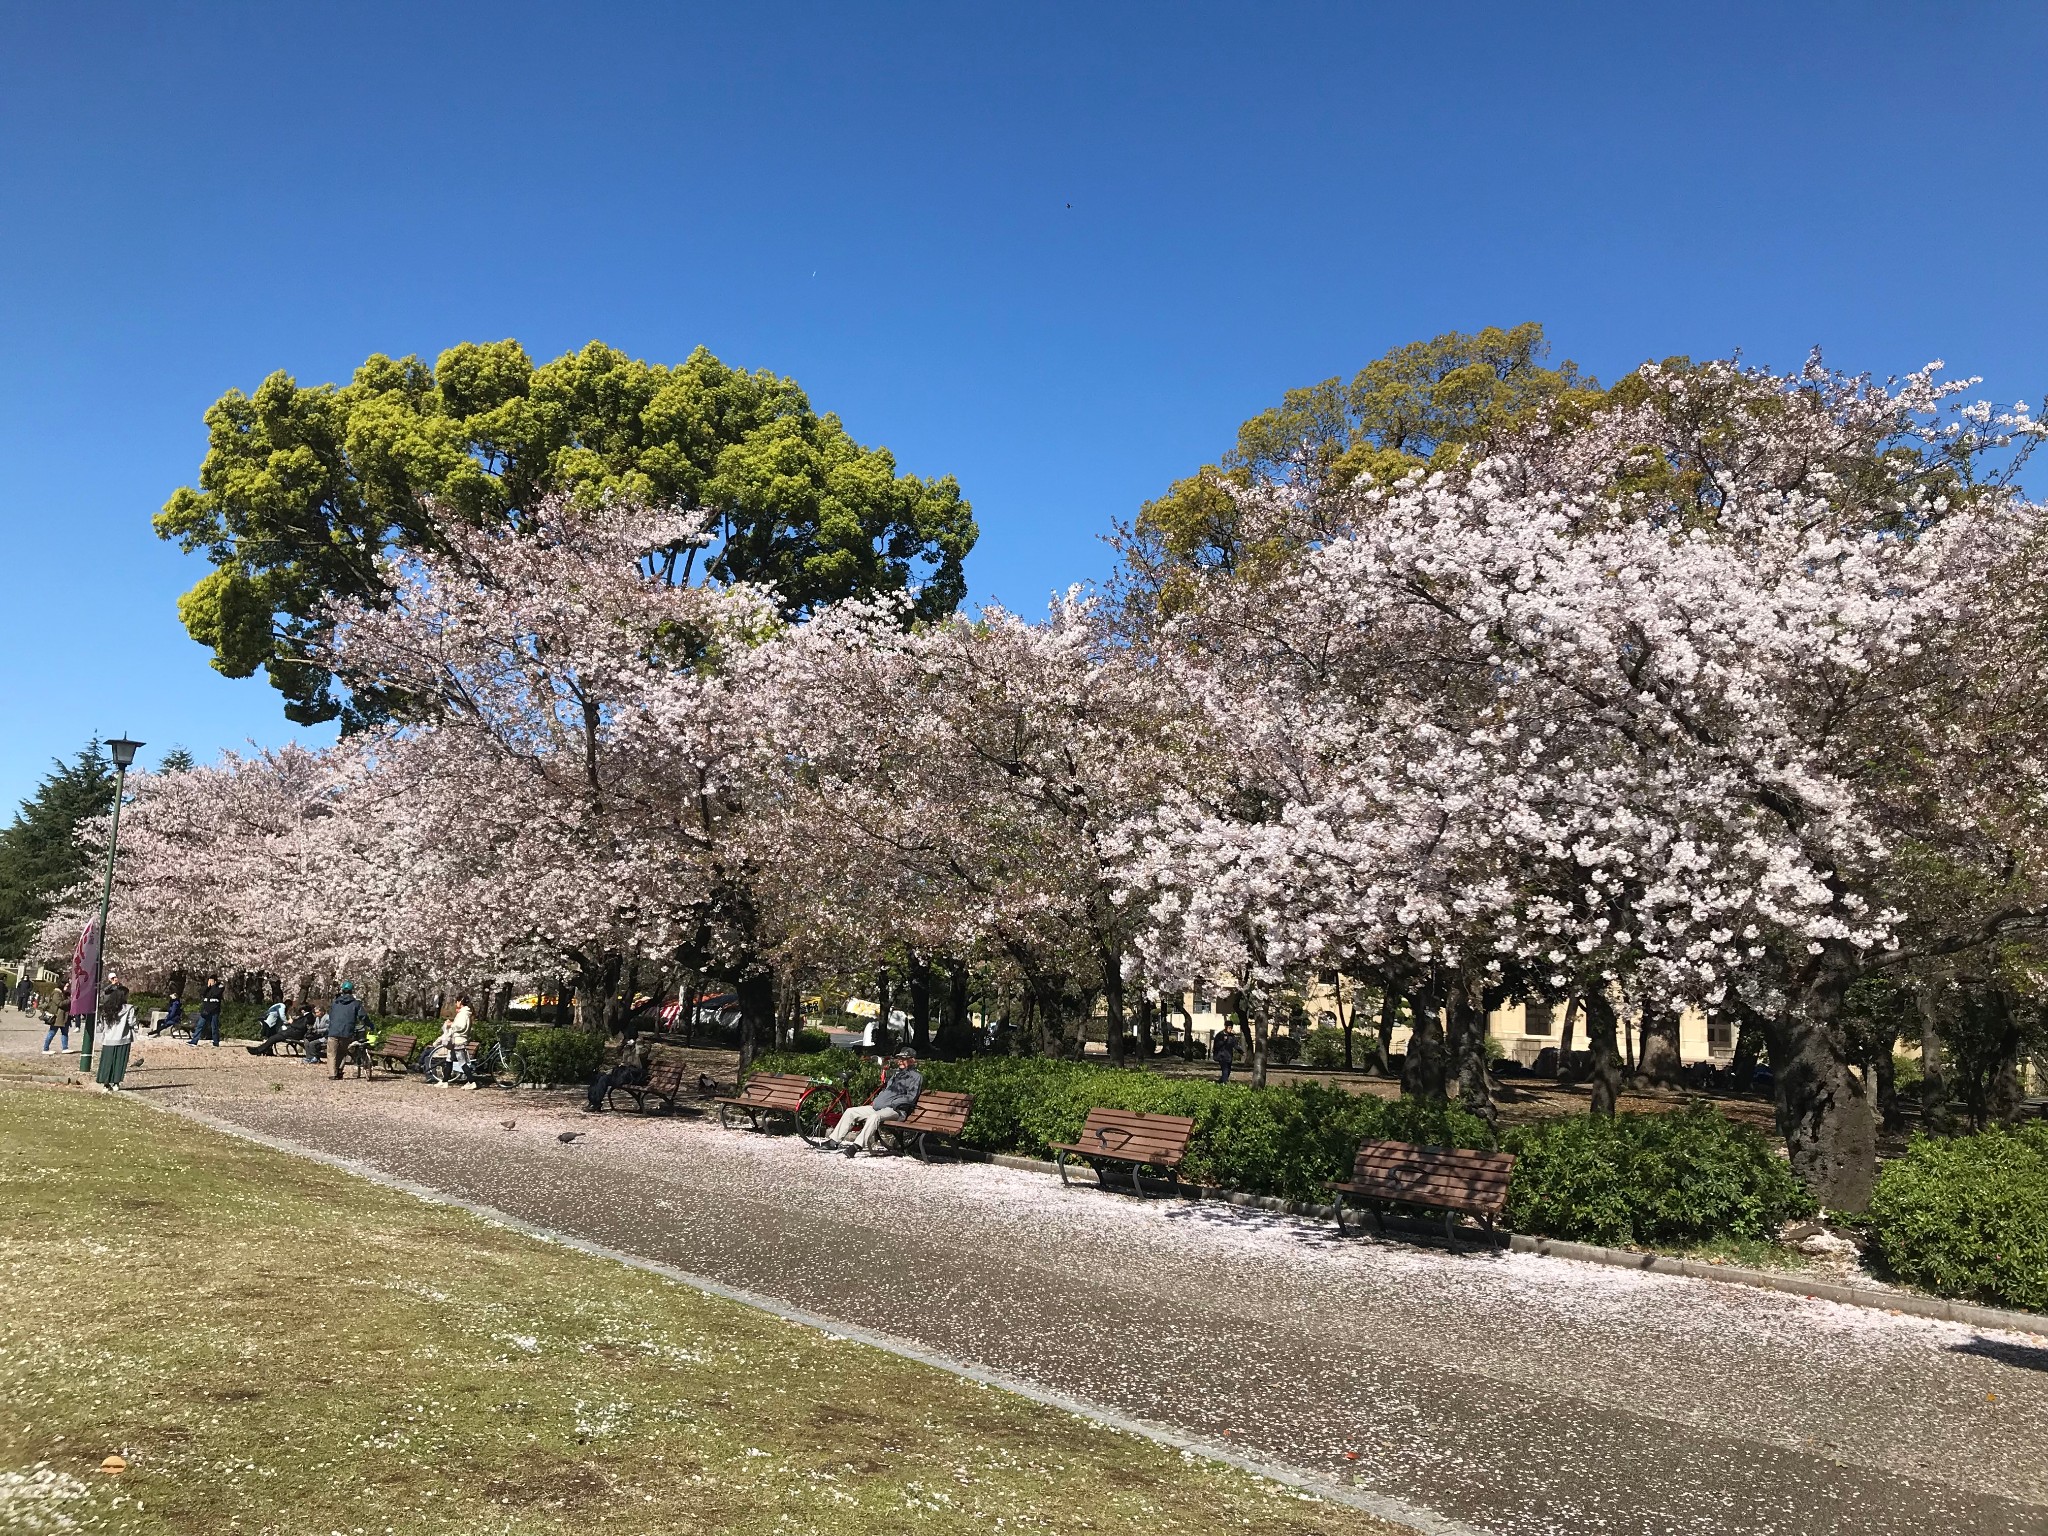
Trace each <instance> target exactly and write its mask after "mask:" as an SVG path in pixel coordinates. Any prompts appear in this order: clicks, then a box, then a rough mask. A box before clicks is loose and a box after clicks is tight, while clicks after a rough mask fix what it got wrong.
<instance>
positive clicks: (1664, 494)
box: [1128, 362, 2048, 1208]
mask: <svg viewBox="0 0 2048 1536" xmlns="http://www.w3.org/2000/svg"><path fill="white" fill-rule="evenodd" d="M1952 392H1953V391H1952V390H1951V389H1949V388H1948V387H1945V386H1941V385H1938V384H1937V383H1936V382H1935V381H1934V378H1933V376H1932V374H1931V373H1929V374H1923V375H1919V376H1915V377H1914V378H1912V379H1909V380H1907V381H1906V382H1905V383H1904V384H1903V385H1901V386H1898V387H1896V388H1884V387H1879V386H1876V385H1873V384H1871V383H1870V382H1869V381H1866V380H1850V379H1842V378H1839V377H1836V376H1834V375H1830V374H1828V373H1826V372H1825V371H1824V370H1823V369H1821V368H1820V366H1819V364H1818V363H1817V362H1815V363H1813V364H1811V365H1809V367H1808V368H1807V369H1805V370H1804V371H1802V372H1801V373H1799V374H1797V375H1793V376H1790V377H1775V376H1772V375H1769V374H1764V373H1757V372H1749V371H1744V370H1741V369H1737V368H1734V367H1732V366H1725V365H1715V366H1711V367H1708V368H1705V369H1698V370H1682V371H1681V370H1660V369H1646V370H1644V371H1643V373H1642V374H1641V375H1639V376H1638V377H1637V378H1636V379H1635V380H1633V381H1632V382H1631V387H1630V388H1629V389H1628V390H1626V391H1623V392H1618V397H1617V399H1616V400H1615V402H1614V403H1612V404H1610V405H1609V406H1608V407H1607V408H1605V409H1604V410H1601V411H1598V412H1594V413H1592V414H1591V415H1589V416H1587V417H1585V418H1584V419H1580V420H1564V419H1561V418H1557V417H1548V416H1546V417H1544V418H1541V419H1539V420H1537V421H1536V422H1534V423H1533V424H1531V425H1529V426H1528V427H1527V428H1525V429H1524V430H1523V431H1522V432H1521V433H1519V434H1518V435H1517V436H1516V437H1515V438H1513V439H1512V440H1510V441H1507V442H1504V443H1502V444H1500V445H1498V447H1497V448H1496V450H1495V451H1494V452H1493V453H1492V454H1490V455H1489V456H1488V457H1486V458H1484V459H1481V460H1479V461H1477V462H1475V463H1473V464H1471V465H1470V467H1469V468H1466V467H1460V468H1457V469H1455V470H1449V471H1440V472H1437V473H1434V474H1430V475H1427V476H1424V475H1421V474H1417V475H1415V476H1411V477H1410V478H1409V479H1408V480H1406V481H1404V482H1402V483H1400V484H1398V485H1396V486H1393V487H1369V488H1364V489H1360V490H1357V491H1355V492H1353V493H1350V494H1348V495H1344V496H1340V497H1336V498H1331V499H1328V500H1325V501H1322V502H1320V503H1318V504H1316V505H1314V506H1312V507H1304V506H1302V505H1301V504H1299V503H1298V502H1295V501H1291V500H1288V499H1285V498H1284V497H1281V496H1277V495H1274V494H1272V493H1260V492H1256V491H1252V492H1244V493H1242V494H1244V495H1246V497H1247V499H1248V501H1250V502H1251V503H1253V505H1252V506H1251V507H1250V508H1248V514H1249V517H1250V520H1251V521H1252V522H1254V523H1255V524H1259V523H1262V524H1263V526H1265V527H1267V528H1277V529H1281V530H1283V533H1284V537H1286V538H1291V540H1292V542H1293V544H1294V545H1295V547H1296V548H1297V549H1298V555H1297V557H1296V558H1295V559H1293V560H1291V561H1290V562H1288V563H1286V565H1285V566H1284V568H1283V569H1282V571H1281V572H1280V574H1278V575H1274V576H1270V577H1268V578H1267V579H1265V580H1263V581H1261V582H1259V583H1257V584H1256V585H1247V584H1245V583H1241V582H1234V581H1229V580H1219V581H1213V582H1211V583H1210V584H1209V586H1210V589H1209V590H1208V591H1206V592H1205V593H1203V594H1202V596H1201V598H1200V599H1199V600H1198V601H1197V602H1196V603H1195V604H1194V605H1193V606H1192V607H1191V609H1190V610H1189V612H1188V613H1187V614H1185V615H1184V616H1183V617H1182V618H1181V619H1180V620H1178V621H1176V623H1175V624H1174V625H1172V626H1169V627H1168V628H1167V629H1166V630H1165V631H1164V633H1163V638H1162V644H1161V659H1162V664H1163V671H1164V672H1166V673H1167V674H1168V675H1170V676H1171V677H1172V678H1173V680H1174V683H1175V686H1176V687H1177V688H1178V689H1179V691H1180V693H1181V695H1182V697H1183V698H1184V699H1186V700H1187V701H1188V705H1189V707H1190V708H1196V709H1200V710H1202V711H1203V712H1204V713H1205V715H1206V716H1207V717H1208V719H1209V720H1210V722H1211V723H1212V726H1213V727H1214V728H1215V729H1216V730H1217V731H1218V732H1221V731H1223V730H1225V729H1226V728H1227V729H1228V730H1230V731H1231V732H1233V733H1234V739H1235V760H1236V768H1235V770H1234V771H1233V772H1231V773H1229V774H1227V775H1225V776H1224V778H1223V780H1222V781H1221V782H1215V783H1210V784H1206V785H1205V784H1204V783H1203V782H1202V780H1201V779H1200V778H1195V777H1191V778H1189V779H1186V780H1184V781H1183V782H1182V784H1181V785H1180V787H1179V788H1178V790H1177V791H1176V792H1175V793H1174V794H1171V795H1169V796H1168V797H1167V798H1166V799H1165V800H1164V801H1163V802H1162V804H1161V805H1160V807H1159V808H1158V809H1157V810H1155V811H1153V812H1152V813H1151V814H1150V815H1149V816H1147V817H1144V818H1141V819H1140V821H1139V822H1137V823H1135V824H1134V826H1133V829H1132V838H1131V850H1132V852H1131V856H1130V862H1129V866H1128V867H1129V878H1130V882H1131V886H1132V889H1133V892H1134V893H1135V894H1138V895H1140V896H1141V897H1142V899H1144V900H1146V901H1147V902H1148V904H1149V911H1150V913H1151V916H1152V927H1151V928H1150V930H1149V936H1148V938H1147V940H1146V943H1147V944H1148V945H1149V946H1151V947H1152V948H1154V949H1156V950H1161V951H1166V952H1168V953H1177V954H1179V955H1181V956H1183V957H1184V958H1182V959H1181V960H1180V961H1179V963H1180V964H1181V965H1183V966H1188V965H1194V964H1205V965H1237V966H1241V967H1243V968H1244V969H1245V970H1246V973H1247V974H1248V975H1249V976H1250V977H1252V978H1253V979H1254V980H1256V981H1258V982H1262V983H1265V984H1269V985H1272V984H1278V983H1280V982H1282V981H1284V979H1285V978H1286V977H1287V976H1288V975H1289V974H1290V973H1292V972H1294V971H1297V970H1298V969H1299V968H1301V967H1303V966H1306V965H1310V964H1316V963H1351V962H1363V963H1366V964H1373V965H1381V966H1384V965H1386V964H1388V963H1389V962H1390V961H1396V962H1400V963H1406V964H1410V965H1430V966H1435V967H1438V968H1439V969H1440V971H1448V972H1449V973H1450V975H1451V976H1452V977H1453V978H1454V979H1455V980H1456V981H1457V982H1458V983H1459V984H1461V985H1463V986H1465V987H1467V988H1471V987H1474V986H1477V985H1483V984H1484V981H1485V979H1486V978H1487V977H1490V976H1506V975H1510V974H1516V973H1519V974H1521V975H1524V976H1531V977H1534V978H1536V979H1537V980H1538V982H1539V984H1541V985H1547V986H1552V987H1557V988H1570V987H1574V986H1576V987H1579V988H1582V989H1583V990H1584V991H1585V995H1586V997H1587V1001H1588V1005H1589V1009H1602V1008H1605V1007H1608V1006H1611V1003H1612V1000H1613V998H1614V997H1615V996H1616V995H1619V994H1622V993H1631V994H1633V995H1637V996H1640V997H1647V998H1650V999H1653V1000H1655V1001H1656V1002H1657V1003H1658V1005H1659V1006H1665V1005H1674V1004H1676V1003H1679V1002H1683V1001H1696V1002H1699V1003H1702V1004H1704V1005H1706V1006H1710V1007H1725V1008H1729V1009H1737V1010H1748V1011H1749V1012H1751V1013H1752V1014H1753V1015H1754V1016H1756V1017H1757V1018H1759V1019H1760V1020H1762V1021H1763V1024H1764V1027H1765V1028H1766V1029H1767V1030H1768V1031H1769V1033H1770V1038H1771V1043H1772V1056H1773V1062H1774V1066H1775V1067H1776V1069H1777V1071H1776V1077H1777V1084H1778V1096H1779V1114H1780V1122H1781V1128H1782V1129H1783V1130H1784V1132H1785V1134H1786V1136H1787V1139H1788V1142H1789V1144H1790V1146H1791V1149H1792V1153H1793V1158H1794V1162H1795V1165H1796V1166H1797V1168H1798V1169H1799V1171H1800V1172H1801V1174H1802V1176H1804V1177H1805V1178H1806V1179H1807V1181H1808V1183H1809V1184H1810V1185H1812V1186H1813V1187H1814V1188H1815V1190H1816V1192H1818V1193H1819V1194H1820V1195H1821V1196H1822V1197H1823V1198H1824V1199H1826V1200H1827V1201H1828V1202H1829V1203H1831V1204H1834V1205H1837V1206H1843V1207H1850V1208H1854V1207H1856V1206H1859V1205H1860V1204H1861V1203H1862V1202H1863V1200H1864V1199H1865V1198H1867V1195H1868V1192H1869V1187H1870V1181H1871V1178H1872V1176H1873V1170H1874V1145H1873V1141H1872V1133H1871V1129H1870V1115H1869V1112H1868V1106H1867V1104H1866V1103H1865V1101H1864V1090H1863V1086H1862V1083H1861V1081H1860V1080H1859V1079H1858V1078H1857V1077H1856V1076H1855V1074H1854V1073H1853V1072H1852V1071H1851V1070H1850V1058H1849V1053H1848V1049H1847V1046H1846V1043H1845V1040H1844V1038H1843V1029H1842V1025H1841V1017H1840V1013H1841V1001H1842V995H1843V992H1844V990H1845V989H1846V987H1847V985H1848V984H1849V983H1850V982H1851V981H1853V980H1854V979H1855V977H1856V976H1858V975H1859V974H1862V973H1864V972H1866V971H1868V970H1870V969H1873V968H1883V967H1890V966H1897V965H1900V964H1903V963H1906V962H1907V960H1908V959H1909V958H1910V957H1911V956H1914V955H1916V954H1928V953H1941V954H1947V953H1953V952H1955V951H1956V950H1958V949H1962V948H1967V947H1970V946H1973V945H1980V944H1983V943H1987V942H1990V941H1992V940H1994V939H1996V938H1998V937H1999V936H2001V935H2005V934H2009V933H2012V932H2014V931H2019V930H2023V929H2030V928H2035V927H2038V926H2040V925H2041V923H2042V921H2043V917H2044V907H2043V902H2044V895H2048V893H2044V889H2043V878H2044V872H2043V848H2042V845H2041V833H2042V827H2043V821H2042V817H2041V810H2042V804H2043V802H2042V798H2041V789H2042V784H2041V773H2042V770H2041V765H2040V762H2039V759H2038V757H2037V755H2036V745H2037V743H2038V741H2039V740H2040V736H2039V734H2038V733H2039V731H2040V728H2041V726H2042V725H2043V724H2044V723H2048V722H2044V721H2043V718H2042V707H2043V696H2042V692H2041V688H2040V685H2039V677H2040V673H2039V668H2038V664H2037V663H2038V659H2039V657H2040V655H2041V651H2042V637H2043V636H2044V634H2048V622H2044V621H2048V596H2044V592H2043V576H2042V566H2041V560H2040V553H2041V538H2042V532H2041V516H2040V511H2039V509H2038V508H2035V507H2033V506H2032V505H2030V504H2028V503H2026V502H2025V501H2024V500H2022V499H2021V498H2020V497H2019V496H2018V495H2017V494H2016V493H2015V491H2014V490H2013V489H2012V486H2011V483H2010V481H2009V479H2000V478H1996V477H1993V478H1988V479H1979V478H1977V477H1976V475H1975V473H1974V471H1975V469H1976V466H1977V465H1978V464H1979V463H1980V462H1981V460H1982V458H1983V456H1984V455H1986V454H1987V453H1991V452H1995V451H1997V450H1999V449H2001V448H2006V447H2009V446H2012V445H2014V444H2015V443H2017V442H2021V441H2024V440H2030V439H2033V438H2035V437H2037V436H2038V433H2037V431H2036V429H2035V428H2034V426H2033V424H2032V422H2031V420H2030V419H2029V418H2028V417H2027V416H2026V415H2025V413H2024V412H2015V413H2009V414H2007V415H2006V416H2004V417H2003V418H1999V417H1995V416H1994V415H1993V414H1992V413H1991V412H1989V411H1988V410H1986V409H1984V408H1981V407H1966V408H1963V409H1961V410H1955V411H1951V410H1945V406H1946V405H1947V404H1948V400H1949V396H1950V394H1952ZM1987 593H1996V594H1997V601H1996V602H1990V603H1987V602H1985V601H1983V597H1984V595H1985V594H1987ZM1936 865H1938V866H1939V867H1941V868H1942V869H1944V870H1947V871H1949V872H1950V874H1949V875H1948V876H1947V877H1945V878H1943V879H1941V880H1938V881H1934V882H1930V881H1929V879H1928V874H1929V870H1930V866H1936ZM1937 890H1939V891H1940V892H1941V894H1940V895H1938V896H1937V895H1935V894H1934V893H1935V892H1936V891H1937ZM1598 1022H1599V1021H1598V1019H1597V1016H1596V1018H1595V1023H1596V1024H1597V1023H1598Z"/></svg>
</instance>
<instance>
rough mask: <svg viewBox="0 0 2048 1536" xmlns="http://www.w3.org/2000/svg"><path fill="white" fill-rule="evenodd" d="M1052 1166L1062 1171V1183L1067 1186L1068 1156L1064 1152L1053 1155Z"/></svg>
mask: <svg viewBox="0 0 2048 1536" xmlns="http://www.w3.org/2000/svg"><path fill="white" fill-rule="evenodd" d="M1052 1165H1053V1167H1055V1168H1057V1169H1059V1171H1060V1183H1062V1184H1065V1183H1066V1182H1067V1154H1066V1153H1064V1152H1055V1153H1053V1155H1052Z"/></svg>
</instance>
